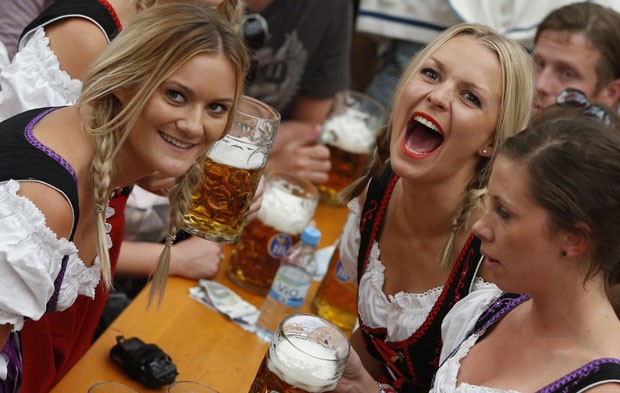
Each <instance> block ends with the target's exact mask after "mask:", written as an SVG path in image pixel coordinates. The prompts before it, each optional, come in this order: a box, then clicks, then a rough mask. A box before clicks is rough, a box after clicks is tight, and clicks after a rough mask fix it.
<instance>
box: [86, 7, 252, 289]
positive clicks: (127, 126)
mask: <svg viewBox="0 0 620 393" xmlns="http://www.w3.org/2000/svg"><path fill="white" fill-rule="evenodd" d="M197 54H222V55H224V56H225V57H226V58H227V59H228V60H229V61H230V63H231V65H232V66H233V67H234V71H235V73H236V75H237V84H236V91H235V101H234V104H233V107H232V108H231V109H230V112H229V116H228V119H227V124H226V128H225V132H226V131H227V130H228V129H229V128H230V125H231V124H232V119H233V116H232V114H234V113H235V111H236V108H237V105H238V103H239V99H240V97H241V95H242V92H243V88H244V86H243V82H244V78H245V73H246V71H247V66H248V57H247V52H246V50H245V46H244V44H243V42H242V41H241V39H240V38H239V36H238V35H237V34H236V33H235V31H234V30H233V28H232V27H231V26H230V25H229V24H228V23H227V22H226V21H225V20H224V19H223V18H222V17H221V16H220V15H218V13H217V12H216V11H215V10H213V9H212V8H210V7H208V6H206V5H201V4H188V3H173V4H165V5H158V6H155V7H151V8H149V9H146V10H144V11H142V12H140V13H139V14H138V16H136V18H135V19H134V21H133V22H132V23H131V25H130V26H129V27H128V28H127V29H125V30H123V31H122V32H121V34H119V35H118V37H116V38H115V39H114V40H113V41H112V43H111V44H110V46H108V48H106V49H105V50H104V51H103V52H102V53H101V55H100V56H99V57H98V58H97V60H96V61H95V62H94V63H93V64H92V65H91V67H90V68H89V70H88V71H87V73H86V75H85V78H84V83H83V90H82V95H81V97H80V100H79V102H78V108H79V110H80V113H81V115H82V118H83V129H84V130H85V131H86V132H89V133H91V134H92V135H93V138H94V142H95V154H94V158H93V162H92V164H91V176H92V181H93V184H94V188H95V190H94V196H95V203H96V209H95V211H96V214H97V243H98V255H99V258H100V260H101V270H102V276H103V281H104V283H105V285H106V286H107V287H110V286H111V272H110V260H109V255H108V249H107V245H106V236H105V235H106V232H105V206H106V205H107V202H108V197H109V192H110V189H109V188H110V179H111V178H112V176H113V173H114V171H115V170H118V169H119V168H115V158H116V155H117V153H118V151H119V149H120V147H121V146H122V144H123V143H124V141H125V139H126V138H127V135H128V134H129V132H131V130H132V129H133V127H134V125H135V124H136V121H137V118H138V116H139V115H140V113H141V112H142V110H143V108H144V106H145V104H146V103H147V101H148V100H149V99H150V97H151V96H152V95H153V93H154V92H155V90H156V89H157V88H158V87H159V86H160V85H161V84H162V83H163V82H164V81H165V80H166V79H168V78H169V77H170V76H171V75H172V74H173V73H174V72H175V71H176V70H177V69H178V68H179V67H181V66H182V65H183V64H184V63H185V62H186V61H188V60H189V59H190V58H192V57H193V56H195V55H197ZM123 89H130V90H132V91H134V92H135V94H133V97H132V98H131V99H130V101H129V102H128V103H127V105H125V106H123V105H121V102H120V101H119V100H118V98H117V97H116V96H115V92H117V91H119V90H123ZM201 172H202V171H201V167H200V163H199V162H195V163H194V164H193V166H192V167H191V168H190V169H189V170H188V172H187V173H186V174H185V175H184V176H181V177H180V178H178V179H177V183H176V185H175V186H174V187H173V189H172V191H171V192H170V196H169V197H170V225H169V235H168V237H167V241H166V247H164V251H163V252H162V255H161V257H160V259H159V261H158V266H157V270H156V273H155V278H154V280H153V281H154V282H153V286H152V290H153V293H155V292H158V293H159V294H160V300H161V295H163V290H164V288H165V282H166V279H167V276H168V266H169V261H170V245H171V244H172V241H173V240H174V234H175V233H176V232H177V231H178V230H179V229H181V228H182V227H183V213H184V212H185V211H186V208H187V206H188V203H189V200H190V192H191V188H192V187H194V185H195V184H196V183H197V182H198V181H200V179H201Z"/></svg>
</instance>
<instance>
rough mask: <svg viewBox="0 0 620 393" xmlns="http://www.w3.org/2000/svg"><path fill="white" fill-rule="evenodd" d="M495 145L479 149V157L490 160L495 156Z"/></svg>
mask: <svg viewBox="0 0 620 393" xmlns="http://www.w3.org/2000/svg"><path fill="white" fill-rule="evenodd" d="M493 149H494V148H493V144H490V145H488V146H484V147H481V148H480V149H478V155H479V156H480V157H484V158H490V157H491V156H492V155H493Z"/></svg>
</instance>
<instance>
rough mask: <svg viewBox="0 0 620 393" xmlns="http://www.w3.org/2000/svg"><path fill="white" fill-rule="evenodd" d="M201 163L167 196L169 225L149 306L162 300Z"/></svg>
mask: <svg viewBox="0 0 620 393" xmlns="http://www.w3.org/2000/svg"><path fill="white" fill-rule="evenodd" d="M202 161H203V160H198V161H196V162H195V163H194V165H192V167H191V168H190V169H189V170H188V172H187V173H186V174H185V175H184V176H182V177H180V178H179V179H178V181H177V184H175V185H174V187H173V188H172V190H170V194H169V195H168V198H169V199H170V223H169V224H168V234H167V235H166V244H165V246H164V249H163V250H162V252H161V254H160V255H159V259H158V260H157V267H156V268H155V273H154V275H153V280H152V284H151V289H150V291H149V300H148V305H149V306H150V305H151V302H152V301H153V299H154V298H155V297H157V304H158V305H160V304H161V301H162V300H163V297H164V292H165V290H166V282H167V280H168V270H169V268H170V252H171V248H172V244H173V243H174V239H175V237H176V233H177V232H178V231H179V230H181V229H182V228H183V227H184V216H185V212H186V211H187V209H188V208H189V204H190V202H191V200H192V191H193V190H194V189H195V188H196V187H197V186H198V185H199V184H201V182H202V172H203V171H202Z"/></svg>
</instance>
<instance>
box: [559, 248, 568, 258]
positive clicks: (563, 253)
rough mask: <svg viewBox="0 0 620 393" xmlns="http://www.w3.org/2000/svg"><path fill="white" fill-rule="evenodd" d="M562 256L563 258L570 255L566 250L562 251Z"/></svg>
mask: <svg viewBox="0 0 620 393" xmlns="http://www.w3.org/2000/svg"><path fill="white" fill-rule="evenodd" d="M560 255H562V256H563V257H565V256H567V255H568V253H567V252H566V250H562V252H560Z"/></svg>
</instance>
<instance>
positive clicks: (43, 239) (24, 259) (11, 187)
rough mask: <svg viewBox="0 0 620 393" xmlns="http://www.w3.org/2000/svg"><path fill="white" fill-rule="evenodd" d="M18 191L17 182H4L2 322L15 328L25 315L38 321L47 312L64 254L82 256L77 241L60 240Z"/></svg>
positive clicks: (0, 197) (0, 209)
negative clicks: (78, 253) (78, 252)
mask: <svg viewBox="0 0 620 393" xmlns="http://www.w3.org/2000/svg"><path fill="white" fill-rule="evenodd" d="M18 190H19V183H17V182H16V181H13V180H10V181H8V182H6V183H3V184H0V324H6V323H10V324H12V325H14V329H15V330H20V329H21V328H22V326H23V323H24V317H28V318H30V319H34V320H37V319H39V318H40V317H41V316H42V315H43V314H44V313H45V308H46V304H47V302H48V300H49V299H50V297H51V296H52V294H53V293H54V280H55V279H56V277H57V276H58V273H59V272H60V268H61V262H62V259H63V258H64V256H65V255H69V256H70V257H72V258H78V257H77V249H76V248H75V246H74V244H73V243H71V242H69V241H68V240H66V239H57V238H56V235H55V234H54V233H53V232H52V231H51V230H50V229H49V228H48V227H47V226H46V225H45V217H44V216H43V214H42V213H41V212H40V211H39V209H38V208H37V207H36V206H35V205H34V204H33V203H32V202H31V201H30V200H29V199H27V198H24V197H22V196H19V195H17V191H18Z"/></svg>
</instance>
